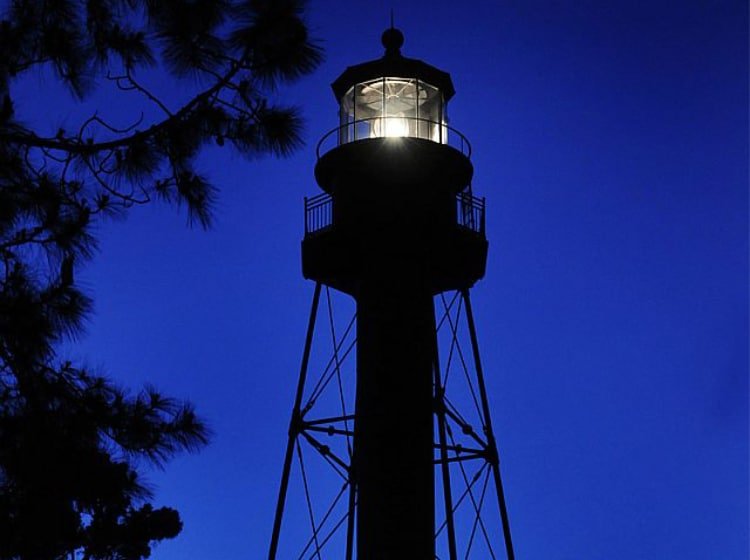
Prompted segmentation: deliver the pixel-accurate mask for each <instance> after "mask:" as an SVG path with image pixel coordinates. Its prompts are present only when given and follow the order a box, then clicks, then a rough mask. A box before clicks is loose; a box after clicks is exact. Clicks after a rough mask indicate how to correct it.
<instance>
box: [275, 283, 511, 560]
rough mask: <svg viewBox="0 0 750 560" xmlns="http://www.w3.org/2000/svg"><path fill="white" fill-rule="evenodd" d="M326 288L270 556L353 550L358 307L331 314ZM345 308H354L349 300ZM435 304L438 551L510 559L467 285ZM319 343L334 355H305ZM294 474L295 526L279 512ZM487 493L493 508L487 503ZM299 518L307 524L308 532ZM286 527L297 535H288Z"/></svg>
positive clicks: (319, 288) (311, 332)
mask: <svg viewBox="0 0 750 560" xmlns="http://www.w3.org/2000/svg"><path fill="white" fill-rule="evenodd" d="M332 292H333V290H331V289H329V287H327V286H325V285H322V284H320V283H318V284H316V286H315V291H314V294H313V301H312V308H311V311H310V318H309V322H308V327H307V336H306V338H305V348H304V352H303V356H302V365H301V368H300V376H299V382H298V385H297V392H296V396H295V401H294V406H293V409H292V418H291V421H290V424H289V434H288V441H287V448H286V453H285V458H284V466H283V470H282V478H281V484H280V488H279V497H278V502H277V507H276V515H275V519H274V525H273V533H272V537H271V545H270V550H269V555H268V558H269V560H276V559H277V558H279V559H280V560H289V559H294V558H297V559H298V560H323V559H324V558H329V559H331V558H332V559H334V560H339V559H341V558H343V559H344V560H353V558H354V550H355V545H354V544H355V516H356V500H357V491H356V483H355V480H356V477H355V475H354V473H353V471H352V464H353V463H352V455H353V440H354V422H355V415H354V406H353V399H354V383H355V369H356V366H355V364H356V360H355V359H354V358H353V356H354V355H355V354H356V334H355V333H356V329H355V322H356V313H355V312H353V311H352V312H351V313H349V314H348V315H349V316H350V319H349V320H347V321H346V322H344V323H341V322H340V318H339V317H338V315H340V313H339V312H338V311H337V313H336V314H334V305H333V301H334V299H335V298H333V294H332ZM323 294H324V296H325V297H324V298H322V297H321V296H322V295H323ZM321 300H324V301H323V302H322V301H321ZM321 303H324V305H323V306H321ZM350 306H353V302H351V301H350ZM321 307H323V309H321ZM435 310H436V312H435V325H434V326H435V353H434V368H433V371H434V382H433V387H434V414H435V443H434V447H435V459H434V462H435V466H436V469H439V470H438V472H439V477H438V480H440V481H441V484H440V487H441V488H440V492H439V493H440V494H442V504H441V506H440V507H439V508H438V511H437V513H436V532H435V539H436V551H437V552H436V559H439V560H440V559H442V560H458V559H459V558H463V559H471V558H481V559H487V558H492V559H496V558H498V555H497V552H496V549H504V553H505V554H504V556H505V558H507V559H508V560H514V558H515V557H514V552H513V544H512V541H511V532H510V524H509V521H508V512H507V507H506V503H505V497H504V492H503V486H502V480H501V477H500V460H499V455H498V451H497V444H496V441H495V436H494V432H493V429H492V421H491V417H490V408H489V403H488V399H487V391H486V387H485V383H484V374H483V370H482V365H481V361H480V357H479V346H478V342H477V336H476V327H475V324H474V316H473V312H472V307H471V300H470V297H469V292H468V290H464V291H459V292H455V293H452V294H440V295H438V296H437V297H436V298H435ZM319 314H325V315H326V319H327V321H326V322H327V323H328V328H326V329H323V328H322V327H319V328H318V329H317V330H316V320H317V318H318V315H319ZM326 331H328V332H326ZM321 335H325V336H321ZM320 338H324V340H323V341H320ZM314 339H315V343H314ZM325 339H327V340H325ZM467 340H468V348H465V346H466V341H467ZM462 343H464V344H463V345H462ZM316 345H318V346H327V347H328V348H329V349H330V354H327V353H324V354H320V355H319V356H316V357H315V358H317V359H311V356H312V355H313V353H314V347H315V346H316ZM316 362H319V363H316ZM311 363H312V364H313V366H312V367H310V366H311ZM308 378H309V381H310V382H309V383H308ZM295 464H296V467H295ZM293 467H295V468H294V471H295V476H294V477H292V476H291V475H292V470H293ZM436 474H437V473H436ZM323 479H325V480H323ZM290 480H291V481H293V483H295V484H296V487H297V492H296V494H301V495H302V496H303V498H302V499H301V500H298V501H297V502H296V503H295V506H296V507H294V508H290V509H293V510H294V515H296V518H295V522H292V523H291V525H289V524H290V521H289V520H287V519H285V516H287V517H288V516H289V514H290V513H291V511H290V512H286V513H285V506H286V502H287V494H288V492H289V487H290ZM493 501H496V503H497V509H495V506H491V505H488V502H489V503H491V502H493ZM490 510H494V511H495V513H491V511H490ZM498 517H499V520H498ZM303 518H306V520H303ZM282 519H284V521H286V523H287V524H288V526H291V528H292V530H291V531H290V530H288V529H285V531H284V535H285V538H284V545H285V546H286V548H284V549H283V551H282V549H281V548H280V544H281V539H280V537H281V529H282ZM498 521H499V522H498ZM303 524H304V525H307V526H308V529H307V530H306V532H304V536H303V531H302V530H301V527H302V526H303ZM290 532H293V533H294V534H293V535H289V533H290ZM287 541H289V542H291V543H292V544H291V545H290V544H289V542H287ZM500 541H502V544H500ZM287 545H288V546H287ZM342 554H343V556H342Z"/></svg>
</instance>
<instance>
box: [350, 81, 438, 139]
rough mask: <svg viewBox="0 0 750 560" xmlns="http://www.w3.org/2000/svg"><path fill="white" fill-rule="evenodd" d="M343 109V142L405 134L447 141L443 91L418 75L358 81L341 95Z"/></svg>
mask: <svg viewBox="0 0 750 560" xmlns="http://www.w3.org/2000/svg"><path fill="white" fill-rule="evenodd" d="M340 109H341V111H340V118H341V128H340V135H339V141H340V142H341V143H348V142H353V141H356V140H362V139H365V138H383V137H391V138H392V137H404V136H408V137H413V138H423V139H426V140H431V141H433V142H440V143H444V142H445V139H444V134H443V131H444V128H445V127H444V124H445V110H444V106H443V99H442V94H441V93H440V90H438V88H436V87H434V86H432V85H430V84H427V83H425V82H423V81H420V80H418V79H416V78H399V77H384V78H378V79H376V80H369V81H367V82H361V83H358V84H356V85H355V86H354V87H352V88H351V89H350V90H349V91H348V92H347V93H346V94H345V95H344V96H343V97H342V98H341V106H340Z"/></svg>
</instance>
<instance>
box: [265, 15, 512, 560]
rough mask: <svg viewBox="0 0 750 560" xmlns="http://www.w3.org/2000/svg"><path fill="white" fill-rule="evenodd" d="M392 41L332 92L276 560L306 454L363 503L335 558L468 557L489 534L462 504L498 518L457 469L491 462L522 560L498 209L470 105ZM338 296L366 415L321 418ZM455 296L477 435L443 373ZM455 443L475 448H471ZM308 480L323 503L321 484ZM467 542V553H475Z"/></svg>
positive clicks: (396, 38)
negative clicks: (497, 332) (481, 335)
mask: <svg viewBox="0 0 750 560" xmlns="http://www.w3.org/2000/svg"><path fill="white" fill-rule="evenodd" d="M382 43H383V46H384V48H385V53H384V55H383V56H382V57H381V58H379V59H376V60H373V61H370V62H365V63H363V64H358V65H355V66H350V67H348V68H347V69H346V70H345V71H344V72H343V74H341V76H339V77H338V78H337V79H336V80H335V81H334V82H333V84H332V88H333V93H334V95H335V97H336V101H337V103H338V106H339V115H340V121H339V126H338V127H336V128H335V129H334V130H332V131H331V132H329V133H328V134H327V135H326V136H324V137H323V139H322V140H321V142H320V143H319V145H318V162H317V165H316V167H315V178H316V181H317V183H318V185H319V186H320V188H321V189H322V191H323V192H322V193H321V194H319V195H317V196H315V197H312V198H309V199H306V204H305V205H306V208H305V216H306V220H305V222H306V223H305V237H304V240H303V242H302V270H303V274H304V276H305V278H307V279H310V280H313V281H314V282H315V283H316V289H315V293H314V298H313V309H312V314H311V318H310V323H309V331H308V336H307V343H306V347H305V351H304V355H303V366H302V372H301V375H300V380H299V385H298V391H297V397H296V399H295V405H294V408H293V411H292V420H291V424H290V430H289V441H288V446H287V453H286V458H285V463H284V469H283V473H282V481H281V491H280V494H279V501H278V507H277V511H276V518H275V522H274V528H273V535H272V542H271V550H270V554H269V558H270V559H274V558H276V557H277V551H278V546H279V540H280V537H281V533H282V519H283V517H284V508H285V504H286V500H287V492H288V487H289V480H290V476H291V474H292V463H293V458H294V455H295V449H298V446H299V441H300V440H303V441H306V442H308V443H309V444H311V445H312V446H313V448H314V449H315V450H316V451H317V452H318V453H320V454H322V455H323V456H324V457H325V458H326V460H327V461H328V462H329V463H331V464H332V465H333V466H334V467H336V466H338V468H339V469H340V471H341V473H342V477H343V478H344V480H345V486H346V488H347V489H348V493H347V504H346V507H345V522H342V523H341V524H340V525H341V527H342V529H341V530H342V532H344V531H345V534H346V537H345V539H344V541H345V543H346V544H345V546H344V548H345V550H342V551H341V552H340V553H334V557H336V558H346V559H347V560H349V559H352V558H356V559H358V560H401V559H404V560H406V559H409V560H415V559H419V560H421V559H424V560H428V559H429V560H431V559H433V558H436V554H437V553H438V551H437V549H436V542H438V536H439V535H442V536H443V538H444V541H445V545H444V549H445V556H440V557H444V558H445V557H447V558H451V559H455V558H458V556H459V547H461V546H462V545H461V539H460V538H459V537H457V532H460V531H462V530H464V529H465V530H466V531H472V539H471V540H472V544H473V538H474V536H475V535H474V533H477V532H478V531H480V529H478V527H479V524H478V522H477V521H474V523H473V530H472V526H468V527H465V528H462V527H457V526H456V525H457V522H456V516H455V515H454V514H455V511H456V510H457V509H458V507H459V504H458V502H459V500H460V501H462V502H464V503H469V502H472V503H473V506H474V510H475V511H476V518H477V519H479V520H480V521H481V518H480V514H481V509H482V506H479V505H478V504H477V502H478V496H479V489H478V488H477V487H476V486H475V485H474V484H473V483H471V484H470V482H471V481H468V480H467V485H468V487H469V490H468V494H467V493H458V492H457V491H456V490H455V489H454V486H455V481H456V478H457V477H458V475H456V474H453V475H452V474H451V467H452V466H453V465H454V464H458V463H461V464H462V466H461V469H462V470H461V472H465V471H464V470H463V462H465V461H470V460H477V459H479V460H481V461H483V462H484V464H485V465H486V476H487V480H488V481H492V482H493V485H494V487H495V490H496V492H495V495H496V498H497V500H496V503H497V506H499V510H498V509H496V510H495V511H496V515H497V512H499V517H500V521H501V523H500V524H499V526H500V527H501V528H502V530H501V531H498V534H496V535H492V536H490V535H488V530H487V529H486V527H485V523H484V522H482V524H481V531H483V532H484V539H485V540H487V541H488V544H492V543H490V542H489V541H494V542H495V543H496V544H499V547H498V548H500V547H503V548H504V549H505V551H506V555H507V556H508V557H509V558H513V551H512V546H511V541H510V529H509V524H508V519H507V512H506V506H505V499H504V496H503V491H502V485H501V481H500V470H499V460H498V454H497V447H496V442H495V437H494V433H493V430H492V425H491V420H490V413H489V405H488V402H487V395H486V391H485V387H484V378H483V373H482V369H481V364H480V361H479V350H478V344H477V339H476V329H475V325H474V319H473V315H472V310H471V301H470V299H469V289H470V288H471V287H472V286H473V285H474V284H475V283H476V282H477V281H478V280H479V279H481V278H482V277H483V276H484V272H485V264H486V259H487V248H488V243H487V239H486V237H485V231H484V223H485V217H484V210H485V206H484V199H479V198H477V197H475V196H474V195H473V194H472V191H471V180H472V175H473V166H472V164H471V160H470V156H471V148H470V145H469V142H468V141H467V139H466V138H465V137H464V136H463V135H462V134H461V133H460V132H458V131H457V130H455V129H454V128H452V127H451V126H449V125H448V118H447V108H448V102H449V100H450V99H451V98H452V97H453V95H454V93H455V91H454V88H453V83H452V81H451V77H450V75H448V74H447V73H445V72H443V71H441V70H438V69H437V68H435V67H433V66H431V65H429V64H426V63H425V62H423V61H421V60H416V59H411V58H407V57H405V56H403V55H402V54H401V48H402V45H403V43H404V36H403V34H402V33H401V32H400V31H399V30H397V29H394V28H391V29H388V30H386V31H385V33H383V36H382ZM323 290H325V293H326V294H327V295H328V297H330V294H331V292H335V293H340V294H346V295H348V296H350V297H351V298H353V300H354V301H355V302H356V327H355V328H354V329H353V333H354V335H355V336H356V367H355V381H356V382H355V383H354V386H355V388H354V390H353V392H354V395H353V397H354V398H353V401H354V402H353V407H351V408H350V410H348V411H347V410H343V411H342V412H343V413H342V414H338V415H333V416H326V417H325V418H320V417H315V416H314V414H313V407H312V405H308V406H306V405H305V402H304V401H305V391H306V384H307V377H308V371H307V370H308V367H309V357H310V351H311V345H312V340H313V332H314V330H315V321H316V316H317V313H318V306H319V301H320V298H321V293H322V291H323ZM452 292H455V294H456V295H455V296H454V298H453V301H457V302H458V303H456V304H455V305H456V306H457V307H460V308H462V309H463V314H464V317H465V319H466V325H467V327H466V329H465V330H466V331H467V332H468V338H469V340H470V344H469V345H470V347H471V348H470V350H468V351H467V352H466V354H467V355H466V356H464V355H463V354H462V355H461V360H462V361H463V362H472V363H473V365H474V368H473V369H474V371H473V372H472V373H473V377H472V387H471V394H472V395H473V398H474V402H475V404H476V405H477V411H478V414H479V417H480V421H479V424H481V425H480V426H477V427H474V426H472V425H471V424H470V423H469V422H468V421H466V420H464V417H463V416H462V415H461V414H460V413H459V412H458V410H457V409H456V408H455V407H454V406H453V405H452V404H451V401H450V400H449V399H448V398H447V396H446V394H447V390H448V389H447V387H446V384H445V382H446V380H445V379H444V377H443V375H442V374H441V369H440V367H441V365H440V361H441V352H440V340H439V337H438V335H437V333H438V331H439V329H440V328H441V325H443V324H444V323H446V324H447V322H450V325H451V326H450V327H449V328H450V330H452V333H453V339H454V340H455V339H456V336H457V333H458V325H457V323H458V317H457V316H455V315H451V314H450V309H449V307H448V306H447V304H446V305H445V306H444V307H445V311H446V313H447V315H446V314H443V315H442V318H441V312H440V311H438V310H437V309H436V303H435V302H436V301H437V300H436V298H442V301H443V302H445V301H446V297H445V295H446V294H450V293H452ZM452 305H453V304H452ZM446 316H447V317H448V321H446V320H445V317H446ZM454 322H455V323H456V325H455V326H453V325H454ZM334 340H335V337H334ZM334 350H337V349H334ZM454 353H456V354H457V352H453V351H452V350H451V359H452V356H453V354H454ZM339 357H340V356H338V354H337V357H336V363H337V364H338V361H339ZM336 367H338V365H336ZM446 377H447V376H446ZM341 393H342V399H343V390H342V391H341ZM352 408H353V410H352ZM325 431H327V433H328V435H329V436H336V435H338V436H344V437H347V438H348V439H349V442H350V443H349V451H348V453H346V454H344V455H345V456H343V457H341V456H338V455H336V453H335V452H334V451H332V450H331V446H330V445H327V444H322V443H320V440H318V439H316V437H317V436H318V435H319V434H320V433H321V432H325ZM454 433H456V434H461V435H462V437H464V438H468V440H469V441H470V442H471V444H469V445H467V444H461V443H457V442H456V439H455V438H454V436H453V434H454ZM303 471H304V469H303ZM303 475H304V476H305V479H304V483H305V484H304V487H305V489H306V490H307V488H308V486H309V484H308V482H309V481H308V478H309V477H308V476H307V474H306V473H304V472H303ZM464 478H467V476H464ZM485 486H486V483H485ZM438 495H439V498H438V497H437V496H438ZM467 496H470V498H469V497H467ZM484 498H485V494H483V495H482V501H483V502H484V501H485V500H484ZM490 501H494V500H490ZM307 506H308V510H309V512H310V518H311V520H313V523H312V530H313V533H314V535H313V539H311V541H310V543H309V546H308V549H307V550H306V551H304V552H303V554H302V555H301V556H300V558H307V557H309V558H317V557H318V556H321V552H320V549H321V548H322V547H323V546H326V543H323V544H321V542H322V541H323V539H324V532H323V531H322V527H321V526H317V525H316V521H315V515H314V508H313V505H312V500H311V498H310V496H309V495H308V497H307ZM469 507H471V506H469ZM438 517H440V519H438ZM318 518H319V519H320V518H322V514H320V515H318ZM441 519H442V521H441ZM342 521H344V519H342ZM477 539H478V540H479V537H477ZM463 542H464V545H463V546H464V548H465V543H466V542H467V539H463ZM470 546H471V545H470ZM316 549H317V555H318V556H316ZM441 550H442V549H441ZM462 550H463V549H462ZM321 557H322V556H321ZM461 557H462V558H463V557H465V556H464V554H463V552H462V553H461ZM487 558H489V556H487ZM282 560H287V559H286V557H284V558H283V559H282Z"/></svg>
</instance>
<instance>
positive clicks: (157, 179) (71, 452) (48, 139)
mask: <svg viewBox="0 0 750 560" xmlns="http://www.w3.org/2000/svg"><path fill="white" fill-rule="evenodd" d="M304 7H305V6H304V2H303V1H302V0H244V1H237V0H54V1H52V0H12V1H11V2H9V3H7V5H6V7H5V12H4V14H3V15H2V19H1V20H0V558H2V559H17V558H23V559H35V560H36V559H55V558H69V557H71V556H73V555H77V556H80V557H82V558H85V559H128V560H129V559H140V558H147V557H148V556H149V555H150V553H151V545H152V544H153V543H154V542H158V541H160V540H163V539H167V538H173V537H174V536H176V535H177V534H178V533H179V532H180V530H181V528H182V523H181V521H180V517H179V514H178V513H177V511H175V510H174V509H171V508H165V507H162V508H155V507H154V506H153V505H152V504H151V503H150V499H151V497H152V496H151V494H150V492H149V490H148V487H147V485H146V483H145V482H144V480H143V475H142V470H143V467H144V464H153V465H156V466H163V465H164V464H165V463H166V462H167V461H168V460H169V459H170V458H171V457H172V456H173V455H174V454H176V453H178V452H180V451H195V450H197V449H199V448H200V447H202V446H203V445H205V444H206V443H207V441H208V430H207V428H206V426H205V424H204V423H203V422H202V421H201V420H200V419H199V418H198V417H197V416H196V415H195V413H194V411H193V408H192V406H191V405H190V404H189V403H183V402H177V401H174V400H172V399H169V398H167V397H165V396H163V395H161V394H160V393H159V392H157V391H156V390H155V389H153V388H151V387H147V388H145V389H143V390H142V391H141V392H139V393H137V394H131V393H128V392H127V391H125V390H123V389H121V388H119V387H117V386H116V385H115V384H114V383H113V382H111V381H109V380H107V379H105V378H104V377H101V376H98V375H95V374H94V373H92V372H90V371H87V370H86V369H85V368H82V367H77V366H75V365H73V364H71V363H68V362H63V361H61V360H60V359H59V358H58V356H57V354H56V348H57V347H58V345H59V344H60V343H61V342H62V341H64V340H66V339H71V338H72V339H74V338H75V337H76V336H77V335H79V334H80V333H81V332H82V330H83V326H84V321H85V319H86V316H87V313H88V312H89V311H90V309H91V305H92V302H91V300H90V299H89V298H88V297H87V296H86V295H85V294H84V293H83V292H82V291H81V290H80V289H79V288H78V287H77V286H76V283H75V269H76V267H77V266H79V265H80V264H81V263H82V262H84V261H86V260H87V259H90V258H91V257H92V255H93V253H94V252H95V250H96V238H95V236H94V234H93V233H92V227H93V226H94V224H95V223H96V222H97V221H98V220H100V219H102V218H106V217H108V216H112V215H119V214H122V213H124V212H126V211H127V210H128V209H129V208H131V207H133V206H134V205H138V204H146V203H149V202H151V201H152V200H154V199H159V200H163V201H167V202H168V203H172V204H175V205H177V206H184V207H186V208H187V215H188V219H189V221H190V222H191V223H198V224H199V225H201V226H202V227H209V226H210V224H211V216H212V214H211V207H212V202H213V201H214V200H215V197H216V189H215V187H214V186H213V185H212V184H211V183H210V181H209V180H208V178H206V177H205V176H203V175H201V173H200V170H199V169H197V168H196V165H197V164H196V158H197V156H198V155H199V154H200V152H201V150H202V148H204V147H205V146H207V145H209V144H214V143H216V144H218V145H220V146H223V145H225V144H229V145H231V146H232V147H233V148H234V149H235V150H237V151H238V152H239V153H241V154H243V155H245V156H248V157H252V156H255V155H258V154H264V153H270V154H273V155H279V156H284V155H287V154H289V153H290V152H291V151H292V150H293V149H294V148H296V147H297V146H298V145H299V144H300V142H301V136H300V132H301V120H300V117H299V115H298V112H297V110H296V109H294V108H290V107H285V106H275V105H273V104H271V103H270V102H269V101H268V92H270V91H273V90H274V89H275V88H277V87H278V86H280V85H282V84H283V83H285V82H288V81H290V80H294V79H297V78H299V77H300V76H302V75H304V74H307V73H309V72H311V71H312V70H314V68H315V67H316V66H317V65H318V63H319V62H320V60H321V51H320V49H319V47H318V46H316V44H315V43H314V42H313V41H312V40H311V39H310V38H309V36H308V32H307V27H306V25H305V22H304ZM39 68H51V69H52V70H53V71H54V73H55V75H56V76H57V78H58V79H59V80H60V81H61V82H62V83H64V84H65V85H66V86H67V88H68V89H69V91H70V92H71V94H72V95H73V97H74V98H75V99H78V100H84V99H85V98H86V96H87V94H89V93H90V92H92V91H93V90H94V89H95V88H96V85H97V79H98V80H100V81H101V83H104V84H110V85H112V86H114V87H115V88H116V90H117V91H118V92H119V93H120V94H122V95H123V96H130V98H132V97H134V96H135V97H138V98H139V99H141V100H142V101H143V102H144V103H145V104H147V105H148V107H147V110H146V111H145V112H144V114H146V115H153V116H154V117H153V119H152V120H150V121H149V120H148V119H147V118H146V117H144V114H142V115H141V116H140V117H137V116H134V117H133V120H132V124H131V125H130V126H127V127H125V128H121V127H116V126H114V125H113V124H111V123H110V122H108V121H107V120H106V118H105V117H104V116H102V115H101V114H100V113H98V112H94V113H93V114H92V115H91V116H90V117H89V118H87V119H85V120H83V122H81V123H80V125H79V126H78V127H77V128H76V129H75V130H72V131H71V130H65V129H62V128H61V129H59V130H57V131H55V132H54V133H52V134H43V133H42V132H41V131H39V130H35V129H33V128H31V127H29V126H28V125H26V124H24V123H23V122H22V121H21V120H20V119H19V118H17V116H16V109H17V108H18V107H19V105H18V103H19V100H18V99H16V98H15V97H14V94H13V86H14V85H15V84H17V82H18V80H19V79H22V78H23V76H24V75H25V74H27V73H28V72H30V71H34V70H36V69H39ZM164 73H166V75H168V76H169V77H170V78H171V79H174V80H180V85H181V87H182V88H183V91H189V92H190V96H189V98H188V99H187V100H184V101H183V102H182V103H180V104H179V105H178V106H177V107H170V104H169V103H168V101H167V100H166V99H161V98H159V97H158V96H157V95H156V94H155V93H153V92H152V91H151V90H150V89H149V88H148V87H146V86H145V85H144V84H145V81H144V79H143V78H142V75H145V76H146V77H148V76H149V75H151V76H154V75H164ZM21 101H22V100H21Z"/></svg>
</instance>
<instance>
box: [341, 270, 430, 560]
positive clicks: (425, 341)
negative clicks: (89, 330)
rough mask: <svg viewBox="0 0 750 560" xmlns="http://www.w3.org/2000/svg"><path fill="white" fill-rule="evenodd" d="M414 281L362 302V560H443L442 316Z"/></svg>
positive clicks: (379, 288)
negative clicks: (439, 489)
mask: <svg viewBox="0 0 750 560" xmlns="http://www.w3.org/2000/svg"><path fill="white" fill-rule="evenodd" d="M407 268H408V267H407ZM414 280H415V277H414V276H413V275H412V274H411V272H407V273H406V274H404V276H403V277H401V278H400V279H399V282H398V283H397V282H395V281H391V282H390V283H389V282H388V280H387V279H384V280H382V281H380V282H371V283H368V284H367V285H366V286H363V288H362V290H361V292H360V294H359V295H358V296H357V396H356V418H357V420H356V427H355V434H356V435H355V450H354V456H355V459H354V461H355V477H356V484H357V495H358V504H357V559H358V560H400V559H403V560H406V559H432V558H434V557H435V538H434V530H435V529H434V519H435V497H434V493H435V486H434V477H435V475H434V471H435V468H434V464H433V414H432V390H433V389H432V365H433V362H432V360H433V356H434V344H435V332H434V326H433V321H434V308H433V299H432V295H431V293H430V292H429V290H426V289H424V288H423V287H422V286H420V285H419V283H418V282H415V281H414Z"/></svg>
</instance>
